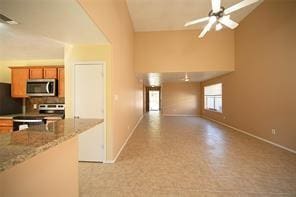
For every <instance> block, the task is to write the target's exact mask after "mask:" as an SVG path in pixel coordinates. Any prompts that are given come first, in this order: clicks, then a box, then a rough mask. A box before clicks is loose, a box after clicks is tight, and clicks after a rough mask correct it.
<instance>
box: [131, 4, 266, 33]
mask: <svg viewBox="0 0 296 197" xmlns="http://www.w3.org/2000/svg"><path fill="white" fill-rule="evenodd" d="M240 1H242V0H222V6H224V7H225V8H227V7H229V6H231V5H233V4H236V3H239V2H240ZM260 3H262V1H260V2H259V3H256V4H254V5H251V6H248V7H246V8H244V9H241V10H239V11H237V12H235V13H233V14H231V18H232V19H234V20H235V21H237V22H240V21H241V20H242V19H244V18H245V17H246V16H247V15H248V14H249V13H250V12H251V11H253V9H255V8H256V7H257V6H258V5H259V4H260ZM127 4H128V8H129V12H130V15H131V18H132V21H133V25H134V28H135V31H137V32H141V31H172V30H184V29H200V28H203V27H204V26H205V23H201V24H198V25H194V26H191V27H184V24H185V22H187V21H190V20H194V19H197V18H201V17H205V16H208V13H209V11H210V10H211V0H127Z"/></svg>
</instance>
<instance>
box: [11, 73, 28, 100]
mask: <svg viewBox="0 0 296 197" xmlns="http://www.w3.org/2000/svg"><path fill="white" fill-rule="evenodd" d="M28 79H29V69H28V68H13V69H11V96H12V97H15V98H25V97H27V80H28Z"/></svg>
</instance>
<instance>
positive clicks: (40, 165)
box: [0, 137, 79, 197]
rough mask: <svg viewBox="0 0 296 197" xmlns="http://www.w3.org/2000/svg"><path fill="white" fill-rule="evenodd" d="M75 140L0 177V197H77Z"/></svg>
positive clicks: (76, 146)
mask: <svg viewBox="0 0 296 197" xmlns="http://www.w3.org/2000/svg"><path fill="white" fill-rule="evenodd" d="M78 173H79V172H78V138H77V137H74V138H72V139H70V140H67V141H65V142H63V143H61V144H59V145H57V146H55V147H52V148H50V149H48V150H46V151H45V152H42V153H40V154H38V155H36V156H34V157H32V158H31V159H29V160H27V161H25V162H23V163H20V164H17V165H16V166H13V167H12V168H10V169H7V170H5V171H3V172H1V173H0V196H1V197H20V196H22V197H40V196H42V197H52V196H63V197H78V196H79V182H78Z"/></svg>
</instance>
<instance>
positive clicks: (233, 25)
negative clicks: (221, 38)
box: [219, 15, 238, 29]
mask: <svg viewBox="0 0 296 197" xmlns="http://www.w3.org/2000/svg"><path fill="white" fill-rule="evenodd" d="M219 22H220V23H222V24H223V25H225V26H226V27H229V28H230V29H235V28H237V26H238V23H237V22H234V21H233V20H231V19H230V16H229V15H228V16H223V17H222V18H220V19H219Z"/></svg>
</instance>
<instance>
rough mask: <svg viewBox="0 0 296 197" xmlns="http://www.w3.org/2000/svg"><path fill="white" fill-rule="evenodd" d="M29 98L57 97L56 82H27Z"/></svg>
mask: <svg viewBox="0 0 296 197" xmlns="http://www.w3.org/2000/svg"><path fill="white" fill-rule="evenodd" d="M27 95H28V96H55V82H54V81H44V80H30V81H28V82H27Z"/></svg>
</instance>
